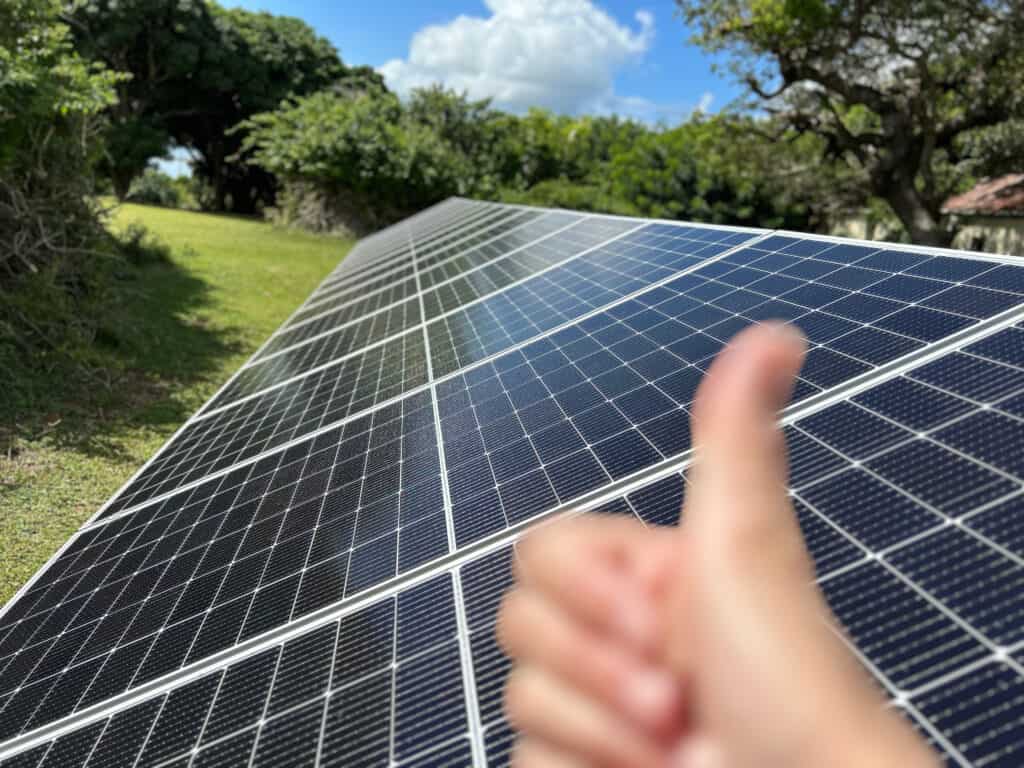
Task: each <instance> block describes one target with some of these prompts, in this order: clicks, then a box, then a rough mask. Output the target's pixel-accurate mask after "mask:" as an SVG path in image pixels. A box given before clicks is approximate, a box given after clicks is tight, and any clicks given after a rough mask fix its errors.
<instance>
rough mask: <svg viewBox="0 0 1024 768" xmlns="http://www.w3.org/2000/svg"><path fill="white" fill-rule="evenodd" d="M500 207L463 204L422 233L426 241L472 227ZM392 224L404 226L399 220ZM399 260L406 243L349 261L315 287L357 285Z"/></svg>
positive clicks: (404, 258) (320, 289)
mask: <svg viewBox="0 0 1024 768" xmlns="http://www.w3.org/2000/svg"><path fill="white" fill-rule="evenodd" d="M502 210H504V209H502V208H501V207H500V206H493V205H492V204H490V203H477V204H474V205H473V206H472V207H470V208H467V209H466V210H465V211H464V212H463V214H462V215H461V216H460V217H457V218H454V219H451V220H448V221H443V222H439V223H438V224H437V226H436V227H434V228H433V229H431V230H429V231H428V232H426V233H424V234H423V235H422V236H423V237H424V238H425V239H426V240H428V241H432V240H437V239H438V238H443V237H449V236H451V235H452V234H454V233H455V232H458V231H459V230H463V229H471V228H475V227H476V226H478V225H479V224H480V223H481V222H482V221H484V222H486V221H487V220H488V219H491V218H494V217H495V215H496V214H497V213H498V212H500V211H502ZM392 226H393V227H401V228H402V229H403V230H404V229H405V226H404V223H403V222H399V223H397V224H394V225H392ZM400 261H411V254H410V253H409V251H408V247H407V246H404V245H403V246H397V247H396V248H394V249H392V250H391V251H389V252H387V253H385V254H382V255H378V256H374V257H371V260H369V261H364V262H362V263H358V264H356V263H352V264H351V269H353V270H354V271H350V272H340V273H337V274H332V276H331V279H330V280H329V281H328V282H327V283H326V284H325V285H322V286H320V287H318V288H317V294H320V293H323V292H324V291H327V290H334V289H336V288H342V287H344V288H352V287H357V286H358V284H359V283H361V282H364V281H366V280H368V279H374V280H375V279H377V278H379V277H381V276H383V275H384V274H386V273H388V272H390V271H392V270H393V269H396V268H400V267H402V266H404V264H398V262H400ZM388 262H394V263H395V266H392V267H387V264H388ZM385 267H387V268H385Z"/></svg>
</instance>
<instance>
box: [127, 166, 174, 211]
mask: <svg viewBox="0 0 1024 768" xmlns="http://www.w3.org/2000/svg"><path fill="white" fill-rule="evenodd" d="M125 199H126V200H127V201H128V202H129V203H142V204H143V205H160V206H163V207H164V208H180V207H181V205H182V195H181V190H180V188H179V187H178V185H177V184H176V183H175V180H174V179H172V178H171V177H170V176H168V175H167V174H166V173H164V172H163V171H160V170H158V169H156V168H147V169H146V170H145V172H144V173H143V174H142V175H141V176H139V177H138V178H136V179H135V180H134V181H133V182H132V185H131V187H129V189H128V195H127V197H126V198H125Z"/></svg>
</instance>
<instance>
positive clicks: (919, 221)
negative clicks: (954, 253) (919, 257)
mask: <svg viewBox="0 0 1024 768" xmlns="http://www.w3.org/2000/svg"><path fill="white" fill-rule="evenodd" d="M882 197H883V198H884V199H885V201H886V202H887V203H889V205H890V206H891V207H892V210H893V212H894V213H895V214H896V216H897V218H899V220H900V223H901V224H903V227H904V229H906V230H907V234H909V235H910V240H911V242H913V243H914V244H915V245H929V246H932V247H935V248H948V247H949V246H950V245H951V244H952V242H953V235H954V234H955V233H954V232H953V231H952V230H951V229H950V228H948V227H947V226H945V225H944V224H943V223H942V216H941V213H940V212H939V211H934V210H931V209H930V207H929V206H928V205H926V204H925V202H924V200H922V199H921V196H920V195H919V194H918V191H917V189H916V188H915V187H914V182H913V180H912V179H906V178H901V179H895V180H893V183H891V184H889V185H887V186H886V187H885V189H884V190H883V192H882Z"/></svg>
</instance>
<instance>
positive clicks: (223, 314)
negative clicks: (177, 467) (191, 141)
mask: <svg viewBox="0 0 1024 768" xmlns="http://www.w3.org/2000/svg"><path fill="white" fill-rule="evenodd" d="M133 222H138V223H140V224H142V225H144V226H145V227H146V228H147V229H148V230H149V231H150V233H152V235H153V236H155V237H156V238H158V239H159V240H160V241H162V242H163V243H165V244H166V245H167V246H169V255H168V257H167V258H163V259H157V260H155V261H151V262H149V263H145V264H143V265H141V266H138V267H133V268H132V269H131V270H130V271H129V272H127V273H126V274H123V275H121V280H122V282H123V286H121V287H120V288H119V301H118V306H117V307H116V311H115V315H114V316H113V317H112V318H111V320H110V322H107V323H106V324H105V326H104V330H103V332H102V333H101V334H100V335H99V337H98V338H97V340H96V345H97V347H98V348H100V349H99V351H100V355H99V359H101V360H102V361H104V364H103V366H102V367H101V368H100V370H98V371H95V370H94V371H91V372H90V373H89V376H88V377H87V378H83V379H82V380H77V381H76V380H72V381H68V380H61V378H62V377H55V376H49V377H47V376H43V375H40V377H39V380H38V381H33V382H29V384H30V385H31V391H32V400H33V402H34V403H35V406H34V407H32V408H31V409H27V408H24V407H22V408H21V411H20V412H18V411H17V410H14V411H13V412H12V411H11V409H4V408H2V407H0V428H4V429H5V430H6V432H7V434H8V436H9V437H8V439H7V446H6V447H5V449H4V454H3V455H0V605H2V604H3V603H4V602H6V600H7V599H9V598H10V596H11V595H12V594H14V592H15V591H16V590H17V589H18V588H19V587H20V586H21V584H23V583H24V582H25V581H26V580H27V579H28V578H29V577H30V576H31V575H32V574H33V573H34V572H35V571H36V570H37V569H38V568H39V566H41V565H42V564H43V563H44V562H45V561H46V560H47V559H48V558H49V557H50V556H51V555H52V553H53V552H54V551H55V550H56V549H57V548H58V547H59V546H60V545H61V544H62V543H63V542H64V541H65V540H66V539H67V537H68V536H69V535H70V534H71V533H72V532H73V531H74V530H75V529H77V528H78V527H79V526H80V525H81V524H82V522H83V521H85V520H86V519H88V518H89V517H90V516H91V515H92V514H93V513H94V512H95V511H96V509H97V508H99V507H100V506H101V505H102V504H103V502H104V501H106V500H107V498H109V497H110V496H111V495H112V494H113V493H114V492H115V491H116V490H117V489H118V488H119V487H120V486H121V485H122V484H123V483H124V482H125V481H126V480H127V479H128V478H129V477H130V476H131V475H132V473H133V472H135V470H137V469H138V467H139V466H140V465H141V464H142V463H143V462H144V461H146V459H148V458H149V457H150V456H151V455H152V454H153V453H154V452H155V451H156V450H157V449H158V448H159V447H160V446H161V445H162V444H163V443H164V442H165V441H166V440H167V438H168V437H170V436H171V434H173V432H174V431H175V430H176V429H177V428H178V427H179V426H180V425H181V423H182V422H183V421H185V419H187V418H188V416H189V415H190V414H191V413H193V412H194V411H195V410H196V409H197V408H198V407H199V406H200V405H201V404H202V403H203V402H205V400H206V399H207V398H209V397H210V395H212V394H213V393H214V392H215V391H216V389H217V388H218V387H219V386H220V384H221V383H222V382H223V381H224V380H225V379H227V378H228V377H229V376H230V375H231V374H232V373H233V372H234V371H235V369H237V368H238V367H239V366H240V365H241V364H242V362H243V361H244V360H245V359H246V358H247V357H248V356H249V355H250V354H252V352H253V351H254V350H255V349H256V347H258V346H259V344H260V343H262V341H263V340H264V339H265V338H266V337H267V336H268V335H269V334H270V333H271V332H272V331H273V330H274V329H275V328H276V327H277V326H278V325H279V324H280V323H281V322H282V321H283V320H284V319H285V318H286V317H287V316H288V315H289V314H290V313H291V312H292V310H294V309H295V307H296V306H298V305H299V303H300V302H301V301H302V300H303V299H305V297H306V296H307V295H308V294H309V293H310V291H311V290H312V289H313V287H314V286H315V285H316V284H317V283H318V282H319V281H320V280H321V279H322V278H323V276H324V275H325V274H326V273H327V272H328V271H329V270H330V269H332V268H333V267H334V266H335V265H336V264H337V263H338V261H339V260H340V258H341V257H342V255H343V254H344V253H345V251H346V250H347V249H348V248H349V247H350V246H351V243H350V242H349V241H345V240H340V239H337V238H331V237H323V236H316V235H311V234H306V233H301V232H295V231H291V230H283V229H279V228H275V227H273V226H271V225H269V224H266V223H263V222H258V221H254V220H250V219H243V218H238V217H231V216H218V215H211V214H202V213H191V212H185V211H175V210H169V209H161V208H152V207H147V206H138V205H124V206H120V207H119V208H117V209H115V211H114V213H113V214H112V216H111V220H110V222H109V226H110V227H111V229H113V230H114V231H122V232H123V231H124V230H125V229H126V228H127V227H128V226H129V225H130V224H132V223H133ZM0 405H2V403H0ZM5 425H6V426H5Z"/></svg>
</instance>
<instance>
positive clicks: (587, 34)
mask: <svg viewBox="0 0 1024 768" xmlns="http://www.w3.org/2000/svg"><path fill="white" fill-rule="evenodd" d="M227 4H229V5H238V6H241V7H244V8H248V9H250V10H266V11H270V12H271V13H275V14H286V15H291V16H298V17H300V18H302V19H304V20H305V21H306V22H307V23H308V24H310V25H311V26H312V27H313V28H314V29H316V30H317V32H319V33H320V34H321V35H324V36H325V37H327V38H328V39H329V40H330V41H331V42H332V43H334V45H335V46H336V47H337V48H338V50H339V52H340V53H341V56H342V59H343V60H344V61H345V62H346V63H347V64H368V65H370V66H372V67H374V68H376V69H378V70H379V71H380V72H381V73H382V74H383V75H384V76H385V79H386V80H387V83H388V86H389V87H390V88H392V90H395V91H397V92H398V93H399V94H402V93H407V92H408V90H409V89H411V88H413V87H416V86H418V85H425V84H430V83H434V82H442V83H444V84H445V85H448V86H450V87H453V88H455V89H457V90H466V91H468V92H469V94H470V96H473V97H490V98H492V99H493V100H494V103H495V105H496V106H499V107H502V108H505V109H509V110H512V111H515V112H522V111H525V110H526V109H527V108H529V107H531V106H541V107H548V108H550V109H554V110H556V111H558V112H565V113H570V114H583V113H596V114H607V113H610V112H616V113H619V114H623V115H629V116H631V117H635V118H637V119H640V120H644V121H646V122H651V123H654V122H657V121H659V120H664V121H667V122H669V123H675V122H679V121H680V120H682V119H684V118H685V117H686V116H688V115H689V114H690V113H691V112H692V111H693V110H694V109H697V108H702V109H704V111H717V110H718V109H720V108H722V107H723V106H725V105H726V104H727V103H728V102H730V101H731V100H732V99H733V98H734V97H735V96H736V95H737V93H738V90H737V86H736V85H735V83H733V82H732V81H731V78H730V77H729V75H728V74H727V73H724V74H721V75H715V74H713V73H712V71H711V64H712V61H711V59H710V58H709V57H708V56H707V55H706V54H704V53H703V52H702V51H700V49H698V48H696V47H695V46H693V45H691V44H689V43H688V42H687V38H688V37H689V31H688V30H687V28H686V26H685V24H684V23H683V20H682V19H681V18H680V17H679V15H678V13H677V12H676V8H675V4H674V3H673V2H671V0H431V1H430V2H422V1H421V0H369V1H368V0H358V1H357V0H340V1H338V0H335V1H334V2H324V0H233V1H232V0H227Z"/></svg>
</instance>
